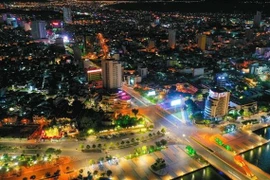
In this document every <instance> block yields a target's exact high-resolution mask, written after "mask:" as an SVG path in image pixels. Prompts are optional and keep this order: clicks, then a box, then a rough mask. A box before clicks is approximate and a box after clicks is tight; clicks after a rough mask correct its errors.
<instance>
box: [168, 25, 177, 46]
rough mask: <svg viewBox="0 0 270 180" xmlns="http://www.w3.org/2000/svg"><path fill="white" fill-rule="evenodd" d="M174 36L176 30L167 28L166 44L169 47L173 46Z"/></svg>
mask: <svg viewBox="0 0 270 180" xmlns="http://www.w3.org/2000/svg"><path fill="white" fill-rule="evenodd" d="M175 36H176V30H175V29H170V30H169V37H168V46H169V48H171V49H174V48H175Z"/></svg>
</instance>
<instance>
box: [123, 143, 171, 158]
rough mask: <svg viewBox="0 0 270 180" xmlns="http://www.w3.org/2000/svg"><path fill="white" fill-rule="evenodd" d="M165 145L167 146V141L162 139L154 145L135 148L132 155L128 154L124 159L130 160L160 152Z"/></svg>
mask: <svg viewBox="0 0 270 180" xmlns="http://www.w3.org/2000/svg"><path fill="white" fill-rule="evenodd" d="M166 145H167V141H166V140H165V139H162V140H161V141H156V142H155V145H150V146H142V147H137V148H135V149H134V151H133V153H132V154H129V155H128V156H127V157H126V158H128V159H131V158H134V157H138V156H142V155H144V154H148V153H153V152H155V151H160V150H161V149H163V148H164V147H165V146H166Z"/></svg>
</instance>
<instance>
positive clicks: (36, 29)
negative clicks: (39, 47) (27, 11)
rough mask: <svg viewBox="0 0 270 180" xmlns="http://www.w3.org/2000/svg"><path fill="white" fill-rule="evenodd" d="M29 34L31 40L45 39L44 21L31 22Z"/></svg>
mask: <svg viewBox="0 0 270 180" xmlns="http://www.w3.org/2000/svg"><path fill="white" fill-rule="evenodd" d="M31 34H32V38H33V39H44V38H47V31H46V22H45V21H32V23H31Z"/></svg>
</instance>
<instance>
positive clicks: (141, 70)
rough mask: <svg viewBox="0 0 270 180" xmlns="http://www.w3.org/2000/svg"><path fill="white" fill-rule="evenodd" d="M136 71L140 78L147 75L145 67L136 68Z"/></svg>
mask: <svg viewBox="0 0 270 180" xmlns="http://www.w3.org/2000/svg"><path fill="white" fill-rule="evenodd" d="M138 72H139V75H140V76H141V77H142V78H145V77H147V74H148V69H147V68H146V67H141V68H138Z"/></svg>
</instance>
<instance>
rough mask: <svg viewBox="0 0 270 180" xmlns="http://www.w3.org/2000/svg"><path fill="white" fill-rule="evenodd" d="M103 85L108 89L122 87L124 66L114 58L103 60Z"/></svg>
mask: <svg viewBox="0 0 270 180" xmlns="http://www.w3.org/2000/svg"><path fill="white" fill-rule="evenodd" d="M101 67H102V81H103V87H104V88H107V89H115V88H120V87H121V86H122V66H121V64H120V63H119V62H118V61H116V60H114V59H106V60H102V62H101Z"/></svg>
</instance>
